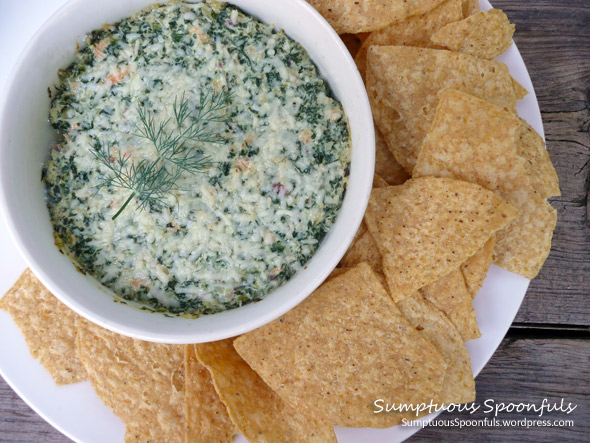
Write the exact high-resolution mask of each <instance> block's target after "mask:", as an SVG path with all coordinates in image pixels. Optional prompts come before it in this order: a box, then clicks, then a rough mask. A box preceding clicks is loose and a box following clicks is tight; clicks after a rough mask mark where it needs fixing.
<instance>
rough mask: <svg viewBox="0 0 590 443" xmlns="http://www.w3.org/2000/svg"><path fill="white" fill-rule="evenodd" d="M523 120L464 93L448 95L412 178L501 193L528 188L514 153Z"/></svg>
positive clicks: (520, 160)
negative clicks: (440, 179) (462, 182)
mask: <svg viewBox="0 0 590 443" xmlns="http://www.w3.org/2000/svg"><path fill="white" fill-rule="evenodd" d="M520 124H521V123H520V119H519V118H518V117H516V116H515V115H513V114H511V113H509V112H506V111H504V110H503V109H502V108H500V107H498V106H496V105H494V104H491V103H488V102H486V101H484V100H480V99H479V98H477V97H474V96H472V95H469V94H465V93H463V92H460V91H455V90H451V89H449V90H446V91H444V92H443V93H442V95H441V97H440V102H439V105H438V108H437V110H436V114H435V117H434V121H433V123H432V126H431V128H430V131H429V132H428V134H427V135H426V137H425V138H424V143H423V144H422V149H421V151H420V155H419V156H418V161H417V163H416V167H415V168H414V172H413V175H414V176H416V177H424V176H437V177H452V178H455V179H457V180H465V181H468V182H471V183H477V184H478V185H480V186H483V187H484V188H487V189H490V190H492V191H499V192H500V193H503V194H502V195H503V197H504V198H508V196H507V195H506V192H504V191H509V190H518V189H522V188H523V187H527V186H530V179H529V177H528V175H527V173H526V169H525V161H524V159H523V158H522V157H520V156H519V155H518V154H517V152H516V144H515V137H516V131H517V129H518V128H519V126H520Z"/></svg>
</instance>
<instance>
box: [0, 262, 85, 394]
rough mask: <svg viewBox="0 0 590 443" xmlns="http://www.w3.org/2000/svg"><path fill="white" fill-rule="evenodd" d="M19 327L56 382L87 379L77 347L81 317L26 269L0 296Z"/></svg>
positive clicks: (2, 307) (62, 382)
mask: <svg viewBox="0 0 590 443" xmlns="http://www.w3.org/2000/svg"><path fill="white" fill-rule="evenodd" d="M0 309H3V310H4V311H6V312H8V313H9V314H10V316H11V317H12V319H13V320H14V322H15V323H16V325H17V326H18V327H19V329H20V330H21V332H22V333H23V335H24V336H25V341H26V342H27V346H28V347H29V351H30V353H31V355H32V356H33V358H38V359H39V360H40V362H41V364H42V365H43V366H44V367H45V369H46V370H47V372H49V374H50V375H51V377H53V380H54V381H55V384H57V385H67V384H70V383H78V382H80V381H84V380H87V379H88V376H87V374H86V370H85V369H84V366H83V365H82V362H81V361H80V359H79V358H78V354H77V351H76V323H77V321H78V319H79V318H80V317H79V316H78V314H76V313H75V312H74V311H72V310H70V309H69V308H68V307H67V306H66V305H64V304H63V303H62V302H60V301H59V300H58V299H57V298H55V297H54V296H53V294H51V292H49V291H48V290H47V289H45V287H44V286H43V285H42V284H41V282H40V281H39V280H37V277H35V275H34V274H33V273H32V272H31V270H30V269H27V270H26V271H25V272H24V273H23V274H22V275H21V276H20V278H19V279H18V281H17V282H16V283H15V285H14V286H13V287H12V289H10V291H8V292H7V293H6V295H4V297H3V298H2V300H0Z"/></svg>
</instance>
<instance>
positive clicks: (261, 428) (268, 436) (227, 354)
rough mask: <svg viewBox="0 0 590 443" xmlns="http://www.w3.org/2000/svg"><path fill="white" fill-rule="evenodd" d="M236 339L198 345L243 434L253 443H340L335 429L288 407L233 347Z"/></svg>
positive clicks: (197, 348) (204, 361)
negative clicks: (337, 442) (337, 441)
mask: <svg viewBox="0 0 590 443" xmlns="http://www.w3.org/2000/svg"><path fill="white" fill-rule="evenodd" d="M232 342H233V339H228V340H222V341H216V342H210V343H200V344H196V345H194V348H195V351H196V353H197V357H198V359H199V361H200V362H201V363H202V364H203V365H205V366H206V367H207V369H208V370H209V372H210V373H211V376H212V377H213V382H214V383H215V389H217V392H218V393H219V396H220V397H221V400H222V401H223V402H224V403H225V405H226V406H227V409H228V411H229V414H230V416H231V418H232V420H233V422H234V423H235V424H236V426H237V427H238V429H239V431H240V432H241V433H242V434H244V436H245V437H246V438H247V439H248V441H250V442H268V443H274V442H277V443H278V442H302V443H304V442H318V443H319V442H330V441H332V442H336V435H335V434H334V426H332V425H329V424H326V423H322V422H320V421H318V420H317V418H315V417H316V416H317V414H315V415H313V416H309V417H307V416H304V415H302V414H301V413H300V412H298V411H297V410H295V409H293V408H291V407H290V406H288V405H287V404H286V403H285V402H284V401H282V400H281V398H280V397H279V396H278V394H276V393H275V392H274V391H273V390H272V389H271V388H270V387H269V386H268V385H267V384H266V383H264V381H263V380H262V379H261V378H260V376H259V375H258V374H257V373H256V372H254V371H253V370H252V368H250V366H248V364H247V363H246V362H245V361H244V360H243V359H242V358H241V357H240V355H239V354H238V353H237V352H236V350H235V349H234V347H233V344H232Z"/></svg>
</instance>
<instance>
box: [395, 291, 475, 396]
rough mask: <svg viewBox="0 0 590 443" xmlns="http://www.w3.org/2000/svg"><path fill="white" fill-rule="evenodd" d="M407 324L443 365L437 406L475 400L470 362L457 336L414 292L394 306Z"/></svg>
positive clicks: (436, 310) (449, 324) (444, 318)
mask: <svg viewBox="0 0 590 443" xmlns="http://www.w3.org/2000/svg"><path fill="white" fill-rule="evenodd" d="M397 307H398V308H399V310H400V311H401V313H402V314H403V316H404V317H405V318H406V319H407V320H408V321H409V322H410V324H411V325H412V326H413V327H414V328H415V329H416V330H417V331H419V332H420V333H421V334H422V335H423V336H424V338H426V340H428V341H429V342H430V343H432V344H433V345H434V347H435V348H436V350H437V351H438V352H439V353H440V355H442V357H443V358H444V359H445V362H446V363H447V370H446V372H445V378H444V381H443V387H442V390H441V392H440V393H439V397H438V403H439V404H442V403H444V404H449V403H456V404H458V403H468V402H471V401H474V400H475V380H474V379H473V372H472V371H471V360H470V358H469V353H468V352H467V348H466V347H465V344H464V343H463V340H462V339H461V335H460V334H459V332H458V331H457V329H456V328H455V327H454V326H453V324H452V323H451V322H450V321H449V319H448V318H447V317H446V316H445V315H444V314H443V313H442V312H441V311H440V310H439V309H437V308H436V307H435V306H434V305H433V304H432V303H429V302H428V301H426V300H424V298H423V297H422V296H421V295H420V294H419V293H415V294H413V295H411V296H410V297H406V298H405V299H403V300H401V301H400V302H398V303H397Z"/></svg>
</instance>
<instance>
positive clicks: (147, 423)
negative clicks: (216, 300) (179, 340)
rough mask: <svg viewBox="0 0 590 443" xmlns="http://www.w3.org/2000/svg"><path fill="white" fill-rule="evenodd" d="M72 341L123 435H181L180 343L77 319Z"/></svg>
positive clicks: (137, 438)
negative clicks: (119, 422)
mask: <svg viewBox="0 0 590 443" xmlns="http://www.w3.org/2000/svg"><path fill="white" fill-rule="evenodd" d="M77 343H78V354H79V356H80V360H82V363H83V364H84V367H85V368H86V371H87V372H88V377H89V378H90V382H91V384H92V387H93V388H94V390H95V391H96V393H97V394H98V396H99V398H100V399H101V400H102V401H103V402H104V404H106V405H107V406H108V407H109V408H111V409H112V410H113V412H114V413H115V414H116V415H118V416H119V418H121V420H123V422H125V424H126V425H127V432H126V434H125V440H126V441H129V442H130V441H168V442H181V441H183V439H184V428H185V420H184V346H182V345H165V344H161V343H151V342H146V341H141V340H135V339H132V338H129V337H125V336H122V335H119V334H115V333H114V332H111V331H107V330H106V329H103V328H100V327H98V326H96V325H93V324H91V323H89V322H87V321H82V320H81V321H80V322H79V328H78V342H77Z"/></svg>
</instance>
